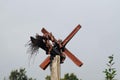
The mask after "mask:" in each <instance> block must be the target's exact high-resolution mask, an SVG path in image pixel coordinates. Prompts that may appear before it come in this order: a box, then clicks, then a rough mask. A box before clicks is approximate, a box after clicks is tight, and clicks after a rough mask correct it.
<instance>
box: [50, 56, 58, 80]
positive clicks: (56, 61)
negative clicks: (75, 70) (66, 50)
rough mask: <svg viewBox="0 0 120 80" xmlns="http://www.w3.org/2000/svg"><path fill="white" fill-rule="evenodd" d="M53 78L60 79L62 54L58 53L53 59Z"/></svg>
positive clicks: (52, 79)
mask: <svg viewBox="0 0 120 80" xmlns="http://www.w3.org/2000/svg"><path fill="white" fill-rule="evenodd" d="M50 69H51V80H60V56H59V55H56V56H55V57H54V59H53V60H52V63H51V66H50Z"/></svg>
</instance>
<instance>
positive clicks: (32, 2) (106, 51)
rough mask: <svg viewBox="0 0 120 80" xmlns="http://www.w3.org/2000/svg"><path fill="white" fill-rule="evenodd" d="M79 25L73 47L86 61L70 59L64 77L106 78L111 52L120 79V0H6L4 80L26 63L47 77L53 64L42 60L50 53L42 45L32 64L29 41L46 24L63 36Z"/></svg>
mask: <svg viewBox="0 0 120 80" xmlns="http://www.w3.org/2000/svg"><path fill="white" fill-rule="evenodd" d="M78 24H80V25H81V26H82V28H81V29H80V31H79V32H78V33H77V34H76V35H75V36H74V37H73V39H72V40H71V41H70V42H69V43H68V44H67V46H66V47H67V48H68V49H69V50H70V51H71V52H72V53H73V54H75V55H76V56H77V57H78V58H79V59H80V60H81V61H82V62H83V63H84V65H83V66H82V67H77V66H76V65H75V64H74V63H73V62H72V61H71V60H70V59H69V58H67V59H66V60H65V63H64V64H62V65H61V77H63V75H64V74H65V73H75V74H76V75H77V77H78V78H81V79H83V80H88V79H90V80H104V77H105V75H104V74H103V72H102V71H103V70H104V69H105V68H106V63H107V61H108V56H110V55H112V54H114V58H115V59H114V61H115V62H116V63H115V65H114V67H115V68H116V69H117V74H118V75H117V76H116V78H117V79H120V76H119V75H120V1H119V0H0V39H1V40H0V80H3V77H4V76H5V77H8V76H9V73H10V72H11V70H14V69H19V68H20V67H25V68H26V70H27V75H29V76H31V77H34V78H36V79H37V80H45V77H46V76H47V75H49V74H50V70H49V68H47V70H45V71H43V70H42V69H41V68H39V64H40V63H41V62H42V61H43V60H44V59H45V58H46V57H47V55H45V52H44V51H42V50H41V49H40V50H39V54H38V55H37V56H36V57H35V59H32V61H31V64H30V65H29V59H28V56H29V55H28V54H27V53H26V51H27V47H25V44H26V43H27V42H28V41H29V37H30V36H34V35H35V34H36V33H39V34H42V33H41V32H40V30H41V29H42V27H45V28H46V29H47V30H49V31H50V32H52V33H53V35H54V36H55V37H56V38H57V39H64V38H65V37H66V36H67V35H68V34H69V33H70V32H71V31H72V30H73V29H74V28H75V27H76V26H77V25H78Z"/></svg>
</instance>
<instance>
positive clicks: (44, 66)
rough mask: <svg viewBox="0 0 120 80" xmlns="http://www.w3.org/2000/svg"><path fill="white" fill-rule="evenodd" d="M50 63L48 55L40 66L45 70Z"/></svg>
mask: <svg viewBox="0 0 120 80" xmlns="http://www.w3.org/2000/svg"><path fill="white" fill-rule="evenodd" d="M49 64H50V56H48V57H47V58H46V59H45V60H44V61H43V62H42V63H41V64H40V67H41V68H42V69H43V70H45V69H46V68H47V67H48V65H49Z"/></svg>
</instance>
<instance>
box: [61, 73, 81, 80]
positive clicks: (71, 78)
mask: <svg viewBox="0 0 120 80" xmlns="http://www.w3.org/2000/svg"><path fill="white" fill-rule="evenodd" d="M61 80H79V79H78V78H77V76H76V75H75V74H74V73H71V74H69V73H67V74H65V75H64V78H63V79H61Z"/></svg>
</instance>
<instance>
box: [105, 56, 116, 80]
mask: <svg viewBox="0 0 120 80" xmlns="http://www.w3.org/2000/svg"><path fill="white" fill-rule="evenodd" d="M108 58H109V61H108V63H107V64H106V65H107V66H108V68H107V69H105V71H103V73H105V76H106V77H105V79H106V80H115V79H114V78H115V75H116V68H114V67H113V65H114V64H115V62H113V59H114V56H113V55H112V56H109V57H108Z"/></svg>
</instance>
